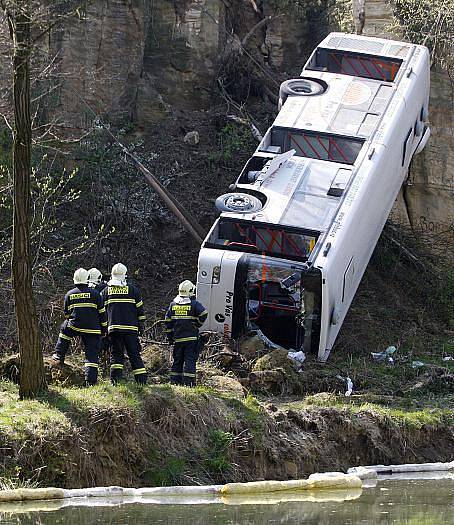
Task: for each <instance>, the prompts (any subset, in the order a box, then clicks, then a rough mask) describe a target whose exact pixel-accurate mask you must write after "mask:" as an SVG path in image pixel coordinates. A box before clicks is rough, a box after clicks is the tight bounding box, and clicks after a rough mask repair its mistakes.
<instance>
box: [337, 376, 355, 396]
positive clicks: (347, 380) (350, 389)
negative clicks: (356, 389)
mask: <svg viewBox="0 0 454 525" xmlns="http://www.w3.org/2000/svg"><path fill="white" fill-rule="evenodd" d="M336 377H337V378H338V379H340V380H341V381H345V384H346V385H347V391H346V392H345V396H346V397H350V396H351V395H352V392H353V381H352V380H351V379H350V378H349V377H348V376H347V377H342V376H339V375H338V376H336Z"/></svg>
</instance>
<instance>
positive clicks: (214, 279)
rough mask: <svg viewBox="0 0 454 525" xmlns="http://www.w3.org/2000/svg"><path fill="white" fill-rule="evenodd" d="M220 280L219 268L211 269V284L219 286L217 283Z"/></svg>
mask: <svg viewBox="0 0 454 525" xmlns="http://www.w3.org/2000/svg"><path fill="white" fill-rule="evenodd" d="M220 280H221V267H220V266H215V267H214V268H213V274H212V276H211V283H212V284H219V281H220Z"/></svg>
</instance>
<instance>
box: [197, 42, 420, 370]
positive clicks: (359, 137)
mask: <svg viewBox="0 0 454 525" xmlns="http://www.w3.org/2000/svg"><path fill="white" fill-rule="evenodd" d="M428 103H429V53H428V50H427V49H426V48H425V47H423V46H418V45H413V44H410V43H405V42H397V41H391V40H383V39H379V38H369V37H363V36H357V35H348V34H342V33H332V34H330V35H329V36H328V37H327V38H326V39H325V40H323V42H321V44H320V45H319V46H318V47H317V48H316V49H315V51H314V52H313V54H312V56H311V57H310V58H309V60H308V62H307V63H306V65H305V66H304V68H303V71H302V74H301V77H300V78H298V79H293V80H290V81H287V82H284V84H283V85H282V86H281V91H280V102H279V105H280V112H279V114H278V116H277V118H276V120H275V122H274V123H273V125H272V126H271V128H270V129H269V130H268V131H267V133H266V135H265V137H264V138H263V140H262V142H261V143H260V145H259V147H258V148H257V150H256V152H255V153H254V155H253V156H252V158H251V159H250V160H249V161H248V162H247V163H246V166H245V167H244V169H243V171H242V172H241V174H240V176H239V177H238V179H237V181H236V183H235V184H234V185H233V187H231V188H230V189H231V191H232V193H229V194H226V195H223V196H221V197H219V198H218V200H217V206H218V208H219V209H220V211H221V212H222V213H221V215H220V217H219V218H218V219H217V221H216V222H215V223H214V225H213V227H212V228H211V230H210V232H209V234H208V235H207V237H206V239H205V241H204V243H203V245H202V248H201V250H200V256H199V268H198V277H197V296H198V299H199V300H200V301H201V302H202V303H203V304H204V305H205V306H206V307H207V309H208V311H209V317H208V319H207V321H206V323H205V325H204V328H205V329H206V330H213V331H216V332H220V333H223V334H224V335H225V336H226V337H228V338H233V339H235V338H238V337H239V336H241V335H242V334H244V333H247V332H248V331H251V330H254V329H255V330H257V329H260V330H261V331H262V332H263V333H264V334H265V336H267V337H268V338H269V339H270V340H271V341H273V342H274V343H276V344H279V345H281V346H283V347H285V348H293V349H298V350H299V349H304V350H305V351H306V352H315V353H317V354H318V357H319V359H321V360H325V359H327V357H328V355H329V352H330V350H331V348H332V346H333V344H334V341H335V339H336V337H337V334H338V332H339V329H340V327H341V325H342V322H343V320H344V318H345V315H346V313H347V311H348V308H349V306H350V304H351V302H352V299H353V297H354V295H355V292H356V289H357V287H358V285H359V282H360V280H361V277H362V275H363V273H364V270H365V268H366V266H367V263H368V261H369V258H370V256H371V254H372V251H373V249H374V247H375V245H376V242H377V240H378V238H379V236H380V233H381V231H382V229H383V226H384V224H385V222H386V219H387V217H388V215H389V212H390V211H391V208H392V206H393V203H394V201H395V199H396V196H397V194H398V191H399V188H400V187H401V185H402V183H403V181H404V179H405V177H406V175H407V171H408V167H409V164H410V161H411V159H412V157H413V155H415V154H417V153H419V152H420V151H421V150H422V149H423V148H424V146H425V144H426V142H427V140H428V138H429V135H430V130H429V127H428V123H427V120H428Z"/></svg>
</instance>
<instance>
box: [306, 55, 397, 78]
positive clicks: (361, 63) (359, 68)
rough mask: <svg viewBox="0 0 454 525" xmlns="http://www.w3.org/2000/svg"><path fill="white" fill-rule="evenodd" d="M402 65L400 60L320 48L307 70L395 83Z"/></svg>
mask: <svg viewBox="0 0 454 525" xmlns="http://www.w3.org/2000/svg"><path fill="white" fill-rule="evenodd" d="M401 64H402V60H400V59H398V58H389V57H377V56H371V55H366V54H362V53H354V52H349V51H339V50H334V49H323V48H320V49H317V51H316V53H315V55H314V57H313V59H312V60H311V62H310V63H309V65H308V67H307V68H306V69H308V70H315V71H328V72H329V73H341V74H342V75H350V76H353V77H361V78H370V79H372V80H382V81H384V82H394V79H395V78H396V75H397V72H398V71H399V69H400V66H401Z"/></svg>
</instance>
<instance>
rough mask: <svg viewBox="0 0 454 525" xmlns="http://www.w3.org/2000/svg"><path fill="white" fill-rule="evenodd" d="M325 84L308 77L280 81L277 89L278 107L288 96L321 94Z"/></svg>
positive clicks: (279, 107)
mask: <svg viewBox="0 0 454 525" xmlns="http://www.w3.org/2000/svg"><path fill="white" fill-rule="evenodd" d="M325 89H326V88H325V86H323V84H322V83H320V82H317V81H316V80H312V79H309V78H293V79H291V80H286V81H285V82H282V84H281V87H280V89H279V105H278V109H279V111H280V110H281V108H282V106H283V105H284V103H285V101H286V100H287V97H288V96H289V95H290V96H299V95H303V96H311V95H321V94H322V93H324V92H325Z"/></svg>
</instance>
